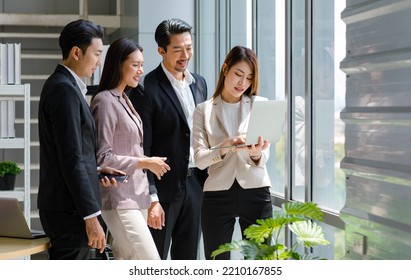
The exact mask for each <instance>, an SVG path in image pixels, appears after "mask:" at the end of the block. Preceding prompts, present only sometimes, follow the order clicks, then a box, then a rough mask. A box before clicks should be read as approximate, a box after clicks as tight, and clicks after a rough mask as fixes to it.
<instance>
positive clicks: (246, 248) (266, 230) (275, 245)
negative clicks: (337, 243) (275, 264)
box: [211, 201, 329, 260]
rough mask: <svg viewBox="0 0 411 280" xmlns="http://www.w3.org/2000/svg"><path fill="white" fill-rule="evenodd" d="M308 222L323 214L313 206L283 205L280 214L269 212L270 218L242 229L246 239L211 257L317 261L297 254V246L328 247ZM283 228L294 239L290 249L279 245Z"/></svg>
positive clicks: (317, 227) (309, 255)
mask: <svg viewBox="0 0 411 280" xmlns="http://www.w3.org/2000/svg"><path fill="white" fill-rule="evenodd" d="M312 220H318V221H323V213H322V212H321V210H320V208H318V206H317V205H316V204H315V203H312V202H305V203H302V202H294V201H293V202H287V203H283V204H282V207H281V209H280V210H276V211H274V212H273V216H272V217H270V218H267V219H260V220H257V224H253V225H251V226H249V227H248V228H246V229H245V231H244V235H245V237H246V239H243V240H240V241H232V242H231V243H226V244H223V245H220V246H219V248H218V249H217V250H215V251H214V252H213V253H212V254H211V257H213V258H215V257H216V256H217V255H219V254H222V253H225V252H229V251H240V252H241V253H242V254H243V256H244V258H245V259H250V260H288V259H295V260H301V259H318V258H317V257H315V256H313V255H312V254H310V253H307V254H299V253H298V252H297V249H298V248H299V247H300V246H302V247H304V248H311V247H314V246H317V245H327V244H329V242H328V241H327V240H326V239H325V238H324V232H323V230H322V228H321V226H319V225H317V224H316V223H315V222H313V221H312ZM285 227H288V228H289V229H290V230H291V232H293V233H294V234H295V237H296V242H295V243H294V244H292V246H291V247H290V248H288V247H286V246H285V245H283V244H280V243H279V237H280V232H281V229H283V228H285Z"/></svg>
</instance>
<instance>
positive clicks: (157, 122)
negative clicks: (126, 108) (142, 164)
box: [130, 65, 207, 202]
mask: <svg viewBox="0 0 411 280" xmlns="http://www.w3.org/2000/svg"><path fill="white" fill-rule="evenodd" d="M191 75H193V77H194V79H195V82H194V83H192V84H191V85H190V88H191V92H192V93H193V97H194V102H195V104H196V105H197V104H198V103H201V102H203V101H205V100H206V99H207V84H206V81H205V79H204V78H203V77H202V76H200V75H197V74H195V73H191ZM130 100H131V102H132V103H133V106H134V107H135V109H136V110H137V112H138V113H139V115H140V117H141V118H142V120H143V129H144V152H145V154H146V155H147V156H162V157H167V160H168V164H169V165H170V167H171V171H170V172H167V173H166V174H165V175H164V176H163V177H162V178H161V180H158V179H157V177H155V176H153V175H152V174H151V173H150V172H149V173H148V175H149V176H148V177H149V181H150V185H151V188H152V186H153V185H154V186H155V187H156V188H157V191H158V197H159V200H160V201H162V202H171V201H173V200H174V199H176V198H177V197H178V195H179V193H180V191H181V189H180V188H181V183H183V182H184V181H185V180H186V176H187V170H188V162H189V154H190V144H191V143H190V127H192V124H190V125H189V124H188V123H187V119H186V117H185V115H184V111H183V108H182V107H181V104H180V101H179V100H178V97H177V95H176V93H175V91H174V89H173V87H172V85H171V83H170V81H169V79H168V78H167V76H166V74H165V73H164V71H163V69H162V67H161V65H159V66H158V67H157V68H156V69H154V70H153V71H151V72H150V73H148V74H147V75H146V76H145V77H144V92H142V91H139V90H137V89H133V90H132V91H131V92H130ZM200 172H203V173H204V172H205V171H200ZM202 176H203V177H205V173H204V174H202ZM150 192H152V191H150Z"/></svg>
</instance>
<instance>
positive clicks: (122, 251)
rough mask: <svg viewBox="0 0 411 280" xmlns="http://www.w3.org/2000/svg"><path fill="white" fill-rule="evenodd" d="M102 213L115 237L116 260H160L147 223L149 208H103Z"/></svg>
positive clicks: (113, 245) (114, 254)
mask: <svg viewBox="0 0 411 280" xmlns="http://www.w3.org/2000/svg"><path fill="white" fill-rule="evenodd" d="M101 215H102V217H103V219H104V222H105V223H106V225H107V228H108V230H109V231H110V234H111V236H112V237H113V239H114V240H113V243H112V244H111V247H112V249H113V257H114V259H115V260H160V256H159V254H158V251H157V248H156V245H155V243H154V241H153V238H152V236H151V233H150V230H149V229H148V225H147V209H141V210H138V209H136V210H103V211H101Z"/></svg>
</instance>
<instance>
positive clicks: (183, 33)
mask: <svg viewBox="0 0 411 280" xmlns="http://www.w3.org/2000/svg"><path fill="white" fill-rule="evenodd" d="M191 29H192V27H191V26H190V25H189V24H187V23H186V22H184V21H183V20H180V19H169V20H164V21H163V22H162V23H160V24H159V25H158V27H157V28H156V31H155V40H156V42H157V45H158V52H159V54H160V55H161V56H162V57H163V60H162V62H161V63H160V65H159V66H158V67H157V68H156V69H154V70H153V71H151V72H150V73H148V74H147V75H146V77H145V78H144V87H145V92H144V93H141V92H138V91H132V92H131V93H130V99H131V101H132V103H133V105H134V107H135V108H136V110H137V112H138V113H139V114H140V116H141V118H142V120H143V125H144V148H145V153H146V155H147V156H154V155H157V156H163V157H167V160H168V164H169V166H170V168H171V170H170V171H169V172H167V173H166V174H165V175H164V176H163V177H162V178H161V180H158V179H157V178H155V176H152V174H149V180H150V185H151V187H152V188H153V187H156V188H157V191H158V198H159V201H160V204H161V206H162V207H163V209H164V212H165V226H164V227H163V228H162V229H161V230H159V229H150V230H151V233H152V236H153V238H154V241H155V243H156V245H157V249H158V251H159V253H160V256H161V258H162V259H167V255H168V250H169V248H170V242H171V252H170V253H171V254H170V255H171V259H180V260H185V259H197V252H198V243H199V239H200V209H201V203H202V197H203V190H202V187H203V184H204V180H205V175H204V171H200V170H199V169H197V168H195V165H194V160H193V149H192V146H191V145H192V143H191V142H192V118H193V113H194V109H195V106H196V105H197V104H198V103H200V102H203V101H205V100H206V98H207V85H206V82H205V79H204V78H203V77H202V76H200V75H197V74H195V73H190V72H189V71H188V70H187V66H188V63H189V61H190V59H191V57H192V55H193V46H192V44H193V43H192V36H191ZM150 210H151V209H150ZM149 213H150V215H149V217H148V220H149V223H150V222H151V223H156V222H157V223H163V220H162V219H163V218H162V217H161V216H160V215H157V216H156V215H155V213H156V211H149Z"/></svg>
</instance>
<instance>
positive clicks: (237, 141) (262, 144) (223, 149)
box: [219, 135, 269, 161]
mask: <svg viewBox="0 0 411 280" xmlns="http://www.w3.org/2000/svg"><path fill="white" fill-rule="evenodd" d="M245 143H246V138H245V135H239V136H236V137H234V138H228V139H227V140H225V141H224V142H222V143H221V144H220V145H219V147H220V155H221V157H222V158H224V157H225V155H226V154H227V153H228V152H229V151H230V150H231V151H232V152H235V151H237V150H245V149H247V150H248V154H249V155H250V158H251V159H252V160H254V161H258V160H259V159H260V158H261V151H262V150H265V149H267V148H268V146H269V142H268V141H267V140H266V139H264V138H263V137H261V136H259V137H258V143H256V144H251V145H246V144H245Z"/></svg>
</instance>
